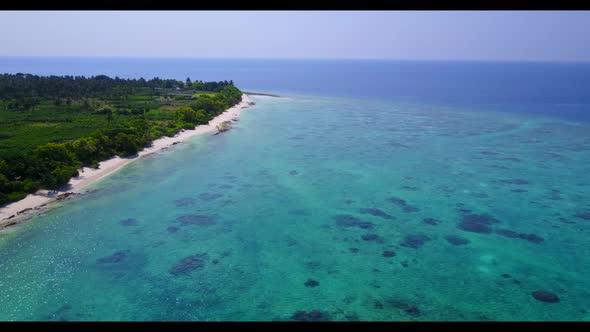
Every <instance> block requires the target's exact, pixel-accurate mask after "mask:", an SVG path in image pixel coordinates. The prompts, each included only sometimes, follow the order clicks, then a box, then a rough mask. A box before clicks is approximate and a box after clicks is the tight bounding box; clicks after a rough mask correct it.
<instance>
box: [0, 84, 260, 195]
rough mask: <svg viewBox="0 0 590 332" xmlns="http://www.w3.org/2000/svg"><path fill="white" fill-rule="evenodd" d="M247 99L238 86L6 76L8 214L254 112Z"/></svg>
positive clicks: (3, 130)
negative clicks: (102, 169) (31, 197)
mask: <svg viewBox="0 0 590 332" xmlns="http://www.w3.org/2000/svg"><path fill="white" fill-rule="evenodd" d="M245 96H246V95H244V94H243V93H242V92H241V91H240V90H239V89H238V88H236V87H235V86H234V84H233V81H220V82H203V81H194V82H193V81H191V80H190V78H187V79H186V81H184V82H183V81H178V80H174V79H160V78H157V77H156V78H153V79H150V80H145V79H143V78H140V79H123V78H119V77H115V78H110V77H107V76H104V75H99V76H93V77H84V76H36V75H29V74H20V73H19V74H16V75H13V74H2V75H0V123H2V126H0V207H2V206H4V205H6V204H9V203H11V202H15V201H19V200H22V199H23V198H25V197H26V196H27V195H28V194H31V193H35V192H37V191H39V190H41V189H46V190H59V189H61V188H63V187H64V186H65V185H67V184H68V182H69V181H70V180H71V179H72V178H74V177H77V176H78V175H79V170H80V169H82V168H94V169H96V168H98V166H99V163H100V162H102V161H105V160H108V159H110V158H113V157H115V158H131V157H133V156H137V154H138V152H140V151H142V150H144V149H145V148H149V147H152V146H153V143H154V140H156V139H159V138H160V140H162V139H163V138H171V137H175V136H177V135H180V133H181V132H184V131H186V130H188V131H190V130H194V129H195V127H196V126H200V125H207V124H209V125H211V123H210V122H211V121H212V120H214V119H215V118H216V117H218V116H219V115H220V114H222V113H224V112H225V111H226V110H228V109H231V108H232V107H234V108H238V109H239V108H240V107H242V106H244V107H245V106H247V105H248V104H249V103H248V102H246V103H245V102H244V100H243V99H244V97H245ZM244 103H245V105H242V104H244ZM229 120H232V119H231V118H230V119H229ZM233 120H234V121H236V119H235V115H234V118H233ZM218 122H220V123H222V124H223V125H222V126H221V129H220V127H219V124H216V125H213V128H217V130H218V131H219V132H221V131H225V130H227V129H229V128H228V124H227V122H228V121H227V119H221V120H219V121H218ZM229 122H231V121H229ZM185 136H186V135H185ZM176 143H178V142H177V141H175V142H174V143H171V144H176Z"/></svg>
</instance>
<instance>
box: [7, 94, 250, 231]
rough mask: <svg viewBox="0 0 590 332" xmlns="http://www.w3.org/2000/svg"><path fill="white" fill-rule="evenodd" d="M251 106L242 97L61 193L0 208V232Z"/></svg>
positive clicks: (88, 171)
mask: <svg viewBox="0 0 590 332" xmlns="http://www.w3.org/2000/svg"><path fill="white" fill-rule="evenodd" d="M250 103H251V99H250V98H249V97H248V95H247V94H242V101H241V102H240V103H239V104H237V105H235V106H233V107H231V108H229V109H227V110H226V111H225V112H223V113H221V114H220V115H218V116H217V117H215V118H214V119H213V120H211V121H209V123H208V124H206V125H200V126H197V127H195V129H190V130H182V131H181V132H179V133H178V134H176V135H175V136H173V137H162V138H159V139H156V140H154V141H153V142H152V145H151V146H150V147H147V148H145V149H143V150H142V151H140V152H138V153H137V155H135V156H133V157H128V158H121V157H118V156H115V157H113V158H111V159H108V160H105V161H102V162H100V163H99V167H98V168H96V169H95V168H90V167H84V168H82V169H80V170H79V175H78V176H77V177H75V178H72V179H70V182H69V183H68V185H66V187H65V188H64V189H61V190H39V191H37V192H36V193H34V194H29V195H27V197H25V198H23V199H22V200H20V201H17V202H14V203H11V204H8V205H6V206H4V207H2V208H0V229H2V228H5V227H7V226H12V225H15V224H18V223H20V222H22V221H25V220H27V219H29V218H30V217H32V216H34V215H35V214H37V213H40V212H42V210H43V208H45V207H47V206H48V204H50V203H52V202H56V201H59V200H63V199H65V198H67V197H68V196H71V195H76V194H81V193H83V191H84V189H85V188H86V187H88V186H89V185H90V184H92V183H94V182H96V181H98V180H99V179H102V178H104V177H105V176H108V175H110V174H112V173H114V172H116V171H117V170H119V169H121V168H122V167H123V166H125V165H127V164H129V163H131V162H133V161H136V160H139V159H141V158H144V157H146V156H148V155H151V154H153V153H155V152H158V151H161V150H164V149H166V148H168V147H170V146H172V145H175V144H178V143H182V142H184V141H186V140H188V139H190V138H191V137H194V136H198V135H203V134H207V133H215V132H216V131H217V130H218V125H220V124H222V123H224V122H226V121H229V122H232V120H233V119H235V118H238V117H239V116H240V113H241V112H242V110H244V109H245V108H247V107H248V106H249V105H250Z"/></svg>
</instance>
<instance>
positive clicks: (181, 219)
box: [0, 57, 590, 321]
mask: <svg viewBox="0 0 590 332" xmlns="http://www.w3.org/2000/svg"><path fill="white" fill-rule="evenodd" d="M0 72H8V73H18V72H21V73H30V74H38V75H86V76H89V75H99V74H102V75H109V76H119V77H134V78H139V77H144V78H146V79H147V78H152V77H160V78H176V79H180V80H185V79H186V78H187V77H190V78H191V79H192V80H197V79H198V80H205V81H207V80H233V81H234V82H235V84H236V86H238V87H239V88H240V89H241V90H243V91H249V92H261V93H274V94H278V95H280V96H281V97H280V98H275V97H265V96H253V97H252V98H253V100H254V101H255V102H256V105H254V106H251V107H249V108H247V109H246V110H245V111H244V112H243V113H242V115H241V117H240V120H239V122H237V124H236V126H235V128H234V129H232V130H230V131H228V132H226V133H224V134H222V135H216V136H200V137H195V138H193V139H191V140H190V141H188V142H186V143H183V144H179V145H176V146H174V147H172V148H170V149H168V150H166V151H162V152H159V153H157V154H154V155H151V156H150V157H148V158H145V159H142V160H139V161H136V162H133V163H131V164H129V165H127V166H126V167H124V168H123V169H121V170H120V171H119V172H117V173H115V174H112V175H110V176H108V177H106V178H104V179H102V180H100V181H98V182H96V183H95V184H93V185H92V186H91V187H90V188H88V192H86V193H85V194H84V195H81V196H80V197H76V198H74V199H71V200H68V201H65V202H62V203H59V204H57V205H54V206H53V207H52V208H51V209H49V210H48V211H46V212H45V213H44V214H43V215H41V216H37V217H34V218H33V219H32V220H30V221H28V222H26V223H23V224H21V225H19V226H18V227H16V228H13V229H11V231H9V232H6V233H4V234H2V235H0V276H1V277H0V308H1V309H0V320H148V321H149V320H171V321H177V320H199V321H220V320H222V321H224V320H231V321H271V320H330V321H356V320H360V321H391V320H394V321H400V320H402V321H405V320H417V321H484V320H499V321H522V320H590V314H589V311H590V301H589V300H588V299H589V298H590V278H589V277H590V245H589V244H590V241H589V239H590V203H589V202H590V172H589V167H588V165H590V123H588V122H589V120H590V64H588V63H485V62H450V61H445V62H442V61H441V62H414V61H360V60H359V61H335V60H334V61H328V60H262V59H260V60H228V59H219V60H205V59H130V58H7V57H4V58H0Z"/></svg>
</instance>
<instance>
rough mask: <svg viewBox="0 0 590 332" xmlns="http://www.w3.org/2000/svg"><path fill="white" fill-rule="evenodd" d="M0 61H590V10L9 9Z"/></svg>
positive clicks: (1, 15) (3, 16)
mask: <svg viewBox="0 0 590 332" xmlns="http://www.w3.org/2000/svg"><path fill="white" fill-rule="evenodd" d="M0 31H2V33H0V55H5V56H15V55H16V56H18V55H26V56H141V57H196V58H198V57H206V58H215V57H224V58H316V59H317V58H346V59H353V58H373V59H374V58H376V59H410V60H432V59H444V60H465V59H467V60H495V61H510V60H535V61H590V43H589V42H588V40H589V38H590V37H589V36H590V12H588V11H579V12H568V11H558V12H543V11H535V12H523V11H514V12H511V11H496V12H473V11H455V12H453V11H432V12H429V11H380V12H379V11H359V12H354V11H315V12H311V11H282V12H281V11H262V12H256V11H244V12H236V11H221V12H214V11H200V12H198V11H192V12H191V11H186V12H178V11H163V12H158V11H138V12H130V11H118V12H109V11H98V12H91V11H87V12H77V11H67V12H59V11H46V12H35V11H26V12H24V11H23V12H11V11H3V12H0Z"/></svg>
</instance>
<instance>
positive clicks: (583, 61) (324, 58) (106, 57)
mask: <svg viewBox="0 0 590 332" xmlns="http://www.w3.org/2000/svg"><path fill="white" fill-rule="evenodd" d="M0 58H93V59H96V58H99V59H100V58H103V59H121V58H122V59H172V60H270V61H280V60H289V61H392V62H395V61H400V62H496V63H497V62H500V63H590V59H589V60H571V59H570V60H567V59H566V60H557V59H470V58H463V59H462V58H458V59H448V58H438V59H437V58H433V59H428V58H426V59H424V58H421V59H408V58H326V57H322V58H313V57H309V58H289V57H274V58H266V57H198V56H137V55H0Z"/></svg>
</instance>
